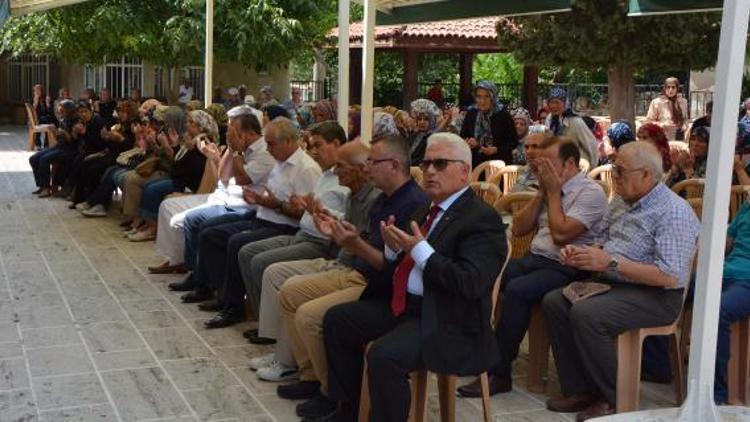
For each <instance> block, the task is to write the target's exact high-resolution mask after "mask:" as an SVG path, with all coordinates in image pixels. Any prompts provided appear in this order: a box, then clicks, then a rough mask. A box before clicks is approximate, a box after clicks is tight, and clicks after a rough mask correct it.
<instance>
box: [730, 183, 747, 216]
mask: <svg viewBox="0 0 750 422" xmlns="http://www.w3.org/2000/svg"><path fill="white" fill-rule="evenodd" d="M748 199H750V186H748V185H734V186H732V190H731V191H730V194H729V221H730V222H731V221H732V219H734V216H735V215H737V212H738V211H739V210H740V207H742V204H743V203H744V202H745V201H747V200H748Z"/></svg>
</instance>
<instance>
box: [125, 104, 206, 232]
mask: <svg viewBox="0 0 750 422" xmlns="http://www.w3.org/2000/svg"><path fill="white" fill-rule="evenodd" d="M218 137H219V128H218V126H217V125H216V121H214V119H213V117H211V115H210V114H208V113H206V112H205V111H202V110H194V111H191V112H190V113H188V116H187V133H186V135H185V136H180V134H178V133H177V131H176V130H171V131H169V132H168V133H167V134H161V135H160V139H159V142H160V144H161V145H162V149H163V151H164V155H165V157H166V161H167V163H168V165H170V170H169V176H168V177H164V178H160V179H156V180H152V181H150V182H148V183H146V184H145V185H144V186H143V195H142V197H141V204H140V217H141V218H142V219H143V220H144V221H145V224H143V225H142V226H141V227H140V228H138V229H133V230H132V231H131V232H130V233H128V239H130V240H131V241H133V242H142V241H145V240H152V239H154V238H156V221H157V217H158V212H159V205H160V204H161V201H163V200H164V198H165V197H166V196H167V195H169V194H171V193H175V192H185V191H186V190H189V191H190V192H193V193H195V192H197V190H198V187H199V186H200V183H201V179H202V178H203V173H204V168H205V165H206V157H205V156H204V155H203V154H202V153H201V152H200V149H199V148H198V145H199V144H200V143H201V142H213V143H215V142H216V140H217V139H218Z"/></svg>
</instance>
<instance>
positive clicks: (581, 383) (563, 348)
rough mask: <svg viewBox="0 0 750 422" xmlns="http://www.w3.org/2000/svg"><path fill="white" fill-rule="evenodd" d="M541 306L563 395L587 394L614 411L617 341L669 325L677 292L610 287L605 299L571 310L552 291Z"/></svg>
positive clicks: (678, 302) (595, 298)
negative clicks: (628, 334)
mask: <svg viewBox="0 0 750 422" xmlns="http://www.w3.org/2000/svg"><path fill="white" fill-rule="evenodd" d="M542 306H543V309H544V316H545V319H546V322H547V333H548V334H549V337H550V343H551V344H552V352H553V353H554V355H555V363H556V365H557V373H558V377H559V379H560V386H561V387H562V392H563V394H564V395H565V396H572V395H576V394H592V395H594V396H598V397H600V398H601V399H603V400H606V401H607V402H609V403H610V404H612V405H616V404H617V403H616V398H617V393H616V385H617V347H616V342H617V336H618V335H619V334H620V333H623V332H625V331H628V330H631V329H635V328H646V327H655V326H660V325H666V324H671V323H672V322H674V321H675V319H676V318H677V315H678V314H679V313H680V309H681V308H682V290H681V289H680V290H667V289H662V288H658V287H647V286H639V285H634V284H614V285H613V286H612V290H610V291H608V292H607V293H604V294H601V295H598V296H593V297H590V298H588V299H585V300H582V301H580V302H578V303H576V304H575V305H571V303H570V301H568V299H566V298H565V297H564V296H563V294H562V289H557V290H553V291H552V292H550V293H548V294H547V295H546V296H545V297H544V300H543V302H542Z"/></svg>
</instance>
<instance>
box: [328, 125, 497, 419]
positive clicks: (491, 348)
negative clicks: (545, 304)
mask: <svg viewBox="0 0 750 422" xmlns="http://www.w3.org/2000/svg"><path fill="white" fill-rule="evenodd" d="M427 142H428V143H427V150H426V152H425V157H424V160H423V161H422V164H421V167H422V171H423V172H424V184H423V185H424V190H425V192H426V193H427V195H428V196H429V197H430V199H431V200H432V204H431V206H430V207H429V209H428V208H427V207H425V208H422V209H421V210H418V211H417V213H416V214H415V217H416V218H415V219H414V221H412V223H411V230H410V231H409V232H407V231H403V230H401V229H399V228H398V227H396V226H395V225H394V224H393V221H392V220H393V219H392V218H390V219H389V221H385V222H382V223H381V231H382V234H383V239H384V240H385V242H386V247H385V256H386V259H388V261H389V262H388V264H387V265H386V268H385V269H384V271H382V272H380V273H378V276H375V277H369V278H368V280H367V287H366V288H365V291H364V292H363V293H362V296H361V297H360V299H359V301H357V302H352V303H346V304H341V305H337V306H335V307H333V308H331V309H330V310H329V311H328V313H327V314H326V316H325V318H324V320H323V338H324V340H325V346H326V356H327V360H328V367H329V371H328V381H329V384H330V386H329V396H330V398H332V399H335V400H338V401H339V402H340V405H339V408H338V409H337V411H336V412H337V413H338V414H337V415H336V417H337V418H335V419H333V420H341V421H353V420H355V419H356V415H357V411H356V409H357V406H358V402H359V391H360V385H361V381H362V364H363V355H364V348H365V346H366V345H367V343H369V342H370V341H374V343H373V345H372V347H371V348H370V351H369V352H368V354H367V364H368V377H369V378H368V379H369V387H370V392H371V400H372V412H373V413H372V415H371V420H373V421H387V422H398V421H406V419H407V417H408V414H409V400H410V392H409V372H411V371H413V370H415V369H418V368H427V369H429V370H431V371H434V372H439V373H450V374H456V375H462V376H465V375H470V374H479V373H481V372H483V371H486V370H487V369H488V368H489V367H490V366H491V365H492V364H493V363H494V359H495V357H496V356H497V346H496V343H495V341H494V340H493V335H492V328H491V326H490V313H491V308H492V298H491V291H492V286H493V283H494V282H495V280H496V278H497V276H498V274H499V272H500V267H501V265H502V263H503V262H504V260H505V256H506V254H507V253H508V250H507V244H506V239H505V226H504V225H503V224H502V222H501V220H500V217H499V216H498V214H497V213H496V212H495V211H494V210H493V209H492V208H491V207H489V206H487V205H486V204H485V203H484V202H483V201H482V200H481V199H479V198H478V197H476V196H475V195H474V192H473V191H472V190H471V189H469V187H468V185H469V175H470V173H471V151H470V150H469V148H468V146H467V145H466V143H465V142H463V141H462V140H461V138H459V137H457V136H456V135H453V134H448V133H437V134H434V135H432V136H430V138H429V140H428V141H427Z"/></svg>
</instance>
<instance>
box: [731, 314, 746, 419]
mask: <svg viewBox="0 0 750 422" xmlns="http://www.w3.org/2000/svg"><path fill="white" fill-rule="evenodd" d="M729 353H730V354H729V356H730V357H729V365H728V366H727V390H728V391H727V392H728V397H727V399H728V400H727V401H728V402H729V404H731V405H737V406H745V404H746V403H747V395H748V394H747V378H748V375H750V362H748V358H750V318H745V319H742V320H740V321H737V322H735V323H734V324H732V336H731V340H730V352H729Z"/></svg>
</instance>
